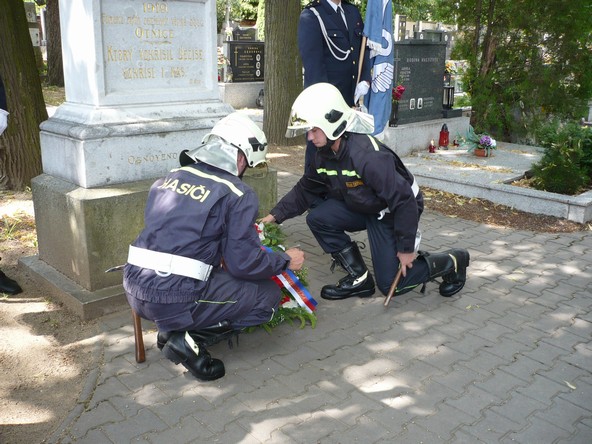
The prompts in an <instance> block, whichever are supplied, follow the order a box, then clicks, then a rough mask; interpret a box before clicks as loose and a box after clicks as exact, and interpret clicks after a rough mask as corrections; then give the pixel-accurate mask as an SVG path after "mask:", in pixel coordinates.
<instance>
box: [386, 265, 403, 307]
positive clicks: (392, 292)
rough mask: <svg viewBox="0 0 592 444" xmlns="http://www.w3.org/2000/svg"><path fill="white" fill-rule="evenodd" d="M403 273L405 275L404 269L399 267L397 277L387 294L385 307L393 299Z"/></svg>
mask: <svg viewBox="0 0 592 444" xmlns="http://www.w3.org/2000/svg"><path fill="white" fill-rule="evenodd" d="M402 275H403V269H402V268H399V271H397V274H396V275H395V279H394V280H393V283H392V285H391V288H390V290H389V292H388V294H387V295H386V299H385V301H384V306H385V307H388V304H389V302H390V301H391V299H392V297H393V295H394V294H395V290H396V289H397V285H399V281H400V280H401V276H402Z"/></svg>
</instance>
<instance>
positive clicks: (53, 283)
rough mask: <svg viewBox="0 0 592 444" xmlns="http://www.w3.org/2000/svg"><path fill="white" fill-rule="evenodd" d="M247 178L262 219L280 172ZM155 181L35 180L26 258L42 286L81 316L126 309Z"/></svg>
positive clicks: (273, 198)
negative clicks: (133, 258)
mask: <svg viewBox="0 0 592 444" xmlns="http://www.w3.org/2000/svg"><path fill="white" fill-rule="evenodd" d="M243 180H244V181H245V182H246V183H247V184H249V185H250V186H251V187H252V188H253V189H254V190H255V192H256V193H257V195H258V197H259V201H260V207H259V217H262V216H264V215H266V214H267V213H268V212H269V210H270V209H271V208H272V207H273V206H274V205H275V203H276V201H277V171H275V170H273V169H268V168H255V169H249V170H247V173H245V176H244V178H243ZM152 183H153V180H152V179H149V180H143V181H137V182H129V183H126V184H120V185H112V186H108V187H102V188H92V189H87V188H81V187H78V186H76V185H74V184H73V183H71V182H67V181H65V180H62V179H59V178H56V177H54V176H51V175H47V174H42V175H41V176H38V177H36V178H34V179H33V181H32V191H33V203H34V208H35V219H36V223H37V237H38V241H39V245H38V249H39V254H38V256H34V257H29V258H23V259H22V260H21V261H20V264H21V266H23V267H26V268H27V269H28V270H29V271H30V272H31V274H32V275H33V277H34V279H35V280H36V281H37V284H38V285H39V286H41V287H42V288H44V289H45V290H46V291H47V293H48V294H49V295H50V296H52V297H54V298H55V299H56V300H58V301H59V302H61V303H63V304H64V305H65V306H66V307H67V308H68V309H69V310H71V311H72V312H73V313H75V314H76V315H78V316H80V317H81V318H82V319H85V320H88V319H92V318H95V317H98V316H102V315H105V314H108V313H110V312H113V311H116V310H120V309H122V308H125V307H126V306H127V305H126V301H125V296H124V293H123V288H122V286H121V280H122V274H121V272H113V273H105V270H107V269H108V268H111V267H113V266H116V265H120V264H124V263H125V262H126V260H127V253H128V246H129V244H130V243H131V242H132V241H133V240H134V239H135V238H136V236H137V235H138V233H139V232H140V231H141V230H142V227H143V226H144V208H145V205H146V199H147V196H148V191H149V189H150V186H151V185H152Z"/></svg>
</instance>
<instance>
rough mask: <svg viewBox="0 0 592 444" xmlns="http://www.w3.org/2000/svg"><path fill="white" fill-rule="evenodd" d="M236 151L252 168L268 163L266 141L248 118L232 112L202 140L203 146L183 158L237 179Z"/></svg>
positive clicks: (261, 132)
mask: <svg viewBox="0 0 592 444" xmlns="http://www.w3.org/2000/svg"><path fill="white" fill-rule="evenodd" d="M237 150H240V151H242V152H243V154H244V155H245V157H246V159H247V165H248V166H249V167H255V166H257V165H259V164H260V163H263V162H265V158H266V155H267V138H266V137H265V133H264V132H263V131H262V130H261V129H260V128H259V127H258V126H257V124H256V123H255V122H253V121H252V120H251V119H250V118H249V117H248V116H246V115H245V114H242V113H239V112H233V113H231V114H229V115H227V116H226V117H224V118H222V119H221V120H220V121H219V122H218V123H216V124H215V125H214V127H213V128H212V131H211V132H209V133H208V134H206V135H205V136H204V138H203V139H202V145H201V146H199V147H198V148H196V149H195V150H193V151H189V152H186V153H185V155H184V156H188V157H189V158H191V159H192V160H193V161H197V160H199V161H201V162H204V163H207V164H208V165H212V166H215V167H217V168H221V169H223V170H224V171H227V172H229V173H231V174H234V175H235V176H238V173H239V172H238V169H237V165H236V160H237V157H236V156H237Z"/></svg>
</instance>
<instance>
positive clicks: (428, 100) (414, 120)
mask: <svg viewBox="0 0 592 444" xmlns="http://www.w3.org/2000/svg"><path fill="white" fill-rule="evenodd" d="M426 35H427V34H426ZM434 35H436V36H443V35H444V34H443V33H442V32H439V33H435V34H434ZM447 45H448V43H447V41H446V40H445V39H443V38H442V39H439V40H436V39H435V38H426V37H425V36H424V38H417V39H407V40H401V41H397V42H394V53H395V58H394V62H395V72H394V85H395V86H396V85H399V84H400V85H403V86H404V87H405V92H404V93H403V96H402V97H401V99H400V100H399V103H398V106H397V117H398V121H397V125H398V126H397V127H396V128H386V129H385V131H384V135H383V141H384V142H385V143H386V144H387V145H389V146H391V147H392V148H393V149H394V150H395V151H396V152H397V153H398V154H399V155H407V154H410V153H411V152H413V151H419V150H427V149H428V146H429V144H430V142H431V140H435V141H437V140H438V135H439V131H440V129H441V128H442V126H443V124H446V125H447V127H448V129H449V131H450V134H451V137H455V136H456V135H461V134H466V132H467V130H468V127H469V119H468V117H463V116H462V110H452V109H446V108H445V107H444V103H443V102H444V95H445V94H447V92H448V91H447V89H446V88H445V86H444V69H445V66H446V47H447Z"/></svg>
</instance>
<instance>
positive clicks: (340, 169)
mask: <svg viewBox="0 0 592 444" xmlns="http://www.w3.org/2000/svg"><path fill="white" fill-rule="evenodd" d="M368 117H369V116H368V115H367V114H364V113H360V112H358V111H355V110H353V109H352V108H350V107H349V106H348V105H347V104H346V103H345V101H344V100H343V98H342V97H341V94H340V93H339V91H338V90H337V89H336V88H335V87H334V86H332V85H330V84H328V83H318V84H316V85H312V86H310V87H308V88H306V89H305V90H304V91H303V92H302V93H301V94H300V95H299V96H298V97H297V98H296V101H295V102H294V105H292V112H291V115H290V120H289V123H288V130H287V132H286V137H294V136H296V135H298V134H303V133H306V134H307V139H308V140H309V141H311V142H312V143H313V144H314V146H315V147H316V149H317V151H316V153H315V156H314V157H313V158H312V162H311V167H310V168H309V169H308V170H307V171H306V172H305V173H304V176H303V177H302V178H301V179H300V180H299V181H298V183H297V184H296V185H295V186H294V188H292V190H291V191H289V192H288V194H286V195H285V196H284V197H283V198H282V199H281V200H280V201H279V202H278V204H277V205H276V206H275V207H274V208H273V209H272V210H271V211H270V214H269V215H267V216H265V217H264V218H263V219H262V222H264V223H271V222H277V223H282V222H283V221H285V220H287V219H290V218H292V217H295V216H298V215H300V214H302V213H304V212H305V211H306V210H308V214H307V216H306V223H307V224H308V227H309V228H310V231H311V232H312V233H313V234H314V236H315V238H316V240H317V241H318V243H319V245H320V246H321V248H322V249H323V251H325V252H326V253H329V254H331V256H332V257H333V260H334V261H335V263H336V264H338V265H340V266H341V267H343V269H344V270H345V271H346V272H347V275H346V276H345V277H344V278H342V279H340V280H339V282H338V283H337V284H336V285H325V286H324V287H323V288H322V289H321V297H322V298H324V299H333V300H336V299H345V298H350V297H368V296H372V294H374V291H375V284H374V279H373V278H372V275H371V274H370V271H369V270H368V268H367V267H366V264H365V263H364V259H363V258H362V255H361V253H360V250H359V248H358V245H357V244H356V243H355V242H353V241H352V240H351V237H350V235H349V234H348V233H352V232H357V231H362V230H367V233H368V241H369V243H370V251H371V254H372V264H373V267H374V272H375V274H376V284H377V286H378V288H379V290H380V291H381V292H382V293H383V294H385V295H386V294H388V292H389V290H390V287H391V284H392V282H393V280H394V277H395V275H396V274H397V272H398V270H399V269H400V270H401V274H402V276H403V277H402V279H401V280H400V282H399V284H398V285H397V288H396V294H402V293H405V292H407V291H410V290H412V289H413V288H415V287H417V286H418V285H421V284H425V283H426V282H427V281H430V280H434V279H435V278H438V277H441V278H442V283H440V287H439V291H440V294H441V295H442V296H446V297H449V296H452V295H454V294H456V293H458V292H459V291H460V290H461V289H462V288H463V286H464V284H465V281H466V277H467V276H466V270H467V267H468V265H469V259H470V257H469V252H468V251H467V250H465V249H460V248H455V249H451V250H448V251H444V252H442V253H431V254H430V253H427V252H421V251H419V250H418V247H419V239H420V236H419V230H418V226H419V218H420V216H421V213H422V211H423V197H422V195H421V191H420V189H419V186H418V185H417V182H416V181H415V179H414V177H413V175H412V174H411V172H410V171H409V170H408V169H407V168H406V166H405V165H404V164H403V162H402V161H401V159H400V158H399V156H397V154H395V152H394V151H392V150H391V149H389V148H388V147H387V146H385V145H384V144H382V143H380V142H379V141H377V140H376V139H375V138H374V137H372V136H370V135H369V134H371V133H372V131H373V130H374V125H373V123H372V119H369V118H368Z"/></svg>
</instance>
